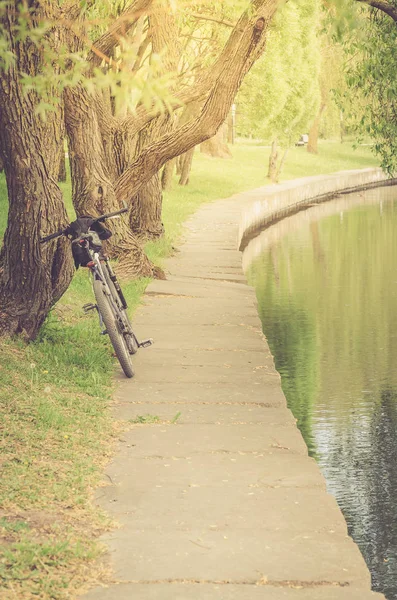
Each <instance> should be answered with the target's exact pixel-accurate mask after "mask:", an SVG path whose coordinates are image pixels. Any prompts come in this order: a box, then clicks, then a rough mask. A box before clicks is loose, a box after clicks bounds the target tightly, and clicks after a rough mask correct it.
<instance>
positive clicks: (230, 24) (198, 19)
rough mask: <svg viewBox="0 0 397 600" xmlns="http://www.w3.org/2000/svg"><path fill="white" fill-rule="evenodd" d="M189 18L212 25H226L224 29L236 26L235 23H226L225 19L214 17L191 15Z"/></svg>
mask: <svg viewBox="0 0 397 600" xmlns="http://www.w3.org/2000/svg"><path fill="white" fill-rule="evenodd" d="M189 16H190V17H192V18H193V19H196V20H197V21H213V22H214V23H219V25H226V27H231V28H232V29H233V27H234V26H235V25H236V23H232V21H227V20H226V19H217V18H216V17H209V16H208V15H200V14H198V13H191V14H190V15H189Z"/></svg>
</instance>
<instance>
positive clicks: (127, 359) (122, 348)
mask: <svg viewBox="0 0 397 600" xmlns="http://www.w3.org/2000/svg"><path fill="white" fill-rule="evenodd" d="M93 287H94V294H95V299H96V303H97V307H98V311H99V313H100V315H101V317H102V320H103V323H104V325H105V327H106V331H107V332H108V335H109V338H110V341H111V344H112V346H113V348H114V351H115V353H116V356H117V359H118V361H119V363H120V365H121V368H122V369H123V371H124V374H125V376H126V377H129V378H131V377H133V376H134V370H133V368H132V363H131V356H130V353H129V350H128V347H127V344H126V341H125V339H124V337H123V335H122V334H121V333H120V332H119V330H118V327H117V320H116V317H115V315H114V309H113V307H112V305H111V303H110V302H109V299H108V297H107V296H106V293H105V290H104V286H103V283H102V281H101V280H100V279H94V281H93Z"/></svg>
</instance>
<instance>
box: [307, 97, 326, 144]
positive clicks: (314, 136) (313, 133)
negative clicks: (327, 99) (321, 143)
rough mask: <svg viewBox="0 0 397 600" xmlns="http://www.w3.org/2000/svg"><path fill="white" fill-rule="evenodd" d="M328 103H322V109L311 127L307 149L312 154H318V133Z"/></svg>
mask: <svg viewBox="0 0 397 600" xmlns="http://www.w3.org/2000/svg"><path fill="white" fill-rule="evenodd" d="M326 106H327V105H326V104H325V103H322V104H321V106H320V109H319V111H318V113H317V115H316V118H315V119H314V121H313V125H312V126H311V127H310V131H309V141H308V143H307V151H308V152H310V153H311V154H318V134H319V131H320V123H321V117H322V114H323V112H324V110H325V108H326Z"/></svg>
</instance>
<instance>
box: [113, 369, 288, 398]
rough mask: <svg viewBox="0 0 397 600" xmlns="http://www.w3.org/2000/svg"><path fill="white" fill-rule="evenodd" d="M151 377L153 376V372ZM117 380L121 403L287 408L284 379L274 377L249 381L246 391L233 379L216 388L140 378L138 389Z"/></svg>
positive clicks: (136, 386)
mask: <svg viewBox="0 0 397 600" xmlns="http://www.w3.org/2000/svg"><path fill="white" fill-rule="evenodd" d="M149 376H150V373H149ZM115 379H116V380H117V381H118V382H120V387H119V389H118V391H117V397H118V398H119V399H120V400H123V401H128V400H132V401H134V402H140V403H143V404H144V403H146V402H147V401H151V402H155V403H157V402H160V403H167V402H173V403H175V402H179V403H183V404H184V403H186V402H187V403H189V404H197V403H198V404H203V405H207V404H222V405H228V404H229V405H234V404H240V405H247V406H248V405H252V404H255V405H256V404H258V405H261V406H280V405H282V406H286V400H285V396H284V394H283V392H282V390H281V386H280V377H279V376H278V375H277V374H270V375H269V378H268V379H266V381H264V382H263V383H261V384H260V385H254V384H252V383H250V382H246V384H245V386H244V388H241V387H237V386H235V385H234V384H233V381H232V378H230V379H229V380H228V381H223V382H218V383H217V385H216V386H214V385H213V384H211V383H204V382H202V381H200V382H197V381H190V382H186V381H185V382H181V381H179V382H176V381H164V380H163V381H156V382H153V381H148V380H145V381H143V380H142V379H143V378H142V377H140V378H139V380H138V377H136V379H135V381H134V386H133V387H131V386H129V385H128V384H127V385H126V384H125V377H124V376H123V375H122V374H120V373H119V372H118V373H117V375H116V377H115Z"/></svg>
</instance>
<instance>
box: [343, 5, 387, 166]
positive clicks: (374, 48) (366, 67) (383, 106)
mask: <svg viewBox="0 0 397 600" xmlns="http://www.w3.org/2000/svg"><path fill="white" fill-rule="evenodd" d="M396 6H397V4H396ZM360 32H361V33H360V35H356V34H355V32H353V31H352V32H350V35H349V38H348V39H345V42H344V47H345V51H346V55H347V60H346V80H347V84H348V88H349V89H348V90H347V92H346V93H345V95H344V97H343V100H344V102H345V110H347V111H348V112H349V113H350V114H351V115H352V117H353V119H354V121H353V122H354V129H355V131H356V133H357V134H358V136H359V137H360V138H361V139H362V138H364V137H370V138H371V139H372V140H373V141H374V145H373V148H374V151H375V152H376V154H377V155H379V156H380V157H381V166H382V167H383V168H384V169H385V170H386V171H388V172H389V173H390V174H393V173H395V172H396V169H397V144H396V139H397V83H396V77H395V68H396V64H397V28H396V24H395V23H394V21H393V20H392V19H390V17H388V16H387V15H384V14H383V13H381V12H379V11H375V10H371V11H370V13H367V14H365V15H362V17H361V25H360ZM346 107H347V108H346Z"/></svg>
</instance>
